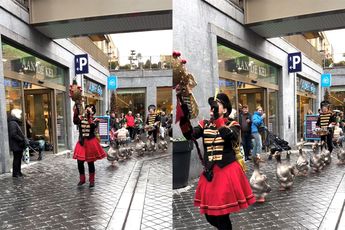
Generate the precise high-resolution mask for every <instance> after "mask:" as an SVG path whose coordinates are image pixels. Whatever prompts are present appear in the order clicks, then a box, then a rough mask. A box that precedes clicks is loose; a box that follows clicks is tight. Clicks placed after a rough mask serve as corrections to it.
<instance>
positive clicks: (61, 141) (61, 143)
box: [56, 90, 67, 152]
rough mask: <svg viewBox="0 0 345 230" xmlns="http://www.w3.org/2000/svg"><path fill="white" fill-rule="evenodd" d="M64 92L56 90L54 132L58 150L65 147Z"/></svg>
mask: <svg viewBox="0 0 345 230" xmlns="http://www.w3.org/2000/svg"><path fill="white" fill-rule="evenodd" d="M65 115H66V93H65V92H62V91H58V90H57V91H56V133H57V143H58V151H59V152H60V151H63V150H66V149H67V148H66V147H67V145H66V144H67V140H66V138H67V132H66V116H65Z"/></svg>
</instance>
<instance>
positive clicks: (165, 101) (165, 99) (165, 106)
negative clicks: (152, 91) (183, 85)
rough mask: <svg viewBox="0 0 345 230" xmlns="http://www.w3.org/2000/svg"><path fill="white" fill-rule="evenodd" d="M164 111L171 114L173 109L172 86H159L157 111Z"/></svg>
mask: <svg viewBox="0 0 345 230" xmlns="http://www.w3.org/2000/svg"><path fill="white" fill-rule="evenodd" d="M160 111H164V112H165V113H166V114H170V113H171V111H172V89H171V87H157V112H160Z"/></svg>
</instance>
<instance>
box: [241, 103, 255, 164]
mask: <svg viewBox="0 0 345 230" xmlns="http://www.w3.org/2000/svg"><path fill="white" fill-rule="evenodd" d="M239 122H240V125H241V139H242V145H243V149H244V156H245V160H246V161H247V160H250V157H249V156H250V149H251V147H252V132H251V125H252V115H251V114H250V113H249V112H248V106H247V105H243V106H242V110H241V113H240V117H239Z"/></svg>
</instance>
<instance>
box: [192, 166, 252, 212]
mask: <svg viewBox="0 0 345 230" xmlns="http://www.w3.org/2000/svg"><path fill="white" fill-rule="evenodd" d="M254 203H255V197H254V195H253V192H252V189H251V187H250V184H249V182H248V179H247V177H246V175H245V174H244V172H243V170H242V168H241V166H240V165H239V164H238V163H237V161H235V162H233V163H231V164H229V165H227V166H225V167H224V168H220V167H218V166H217V165H215V166H214V167H213V179H212V181H211V182H208V181H207V180H206V177H205V176H204V175H202V174H201V176H200V179H199V183H198V186H197V188H196V191H195V198H194V205H195V206H198V207H200V213H201V214H208V215H212V216H220V215H226V214H229V213H232V212H237V211H239V210H241V209H245V208H248V206H249V205H252V204H254Z"/></svg>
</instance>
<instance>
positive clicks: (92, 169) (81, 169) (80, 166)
mask: <svg viewBox="0 0 345 230" xmlns="http://www.w3.org/2000/svg"><path fill="white" fill-rule="evenodd" d="M87 164H88V166H89V173H95V163H94V162H87ZM78 170H79V174H80V175H84V174H85V168H84V161H80V160H78Z"/></svg>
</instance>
